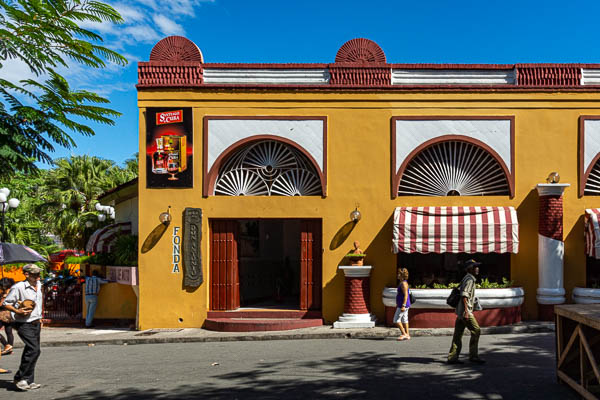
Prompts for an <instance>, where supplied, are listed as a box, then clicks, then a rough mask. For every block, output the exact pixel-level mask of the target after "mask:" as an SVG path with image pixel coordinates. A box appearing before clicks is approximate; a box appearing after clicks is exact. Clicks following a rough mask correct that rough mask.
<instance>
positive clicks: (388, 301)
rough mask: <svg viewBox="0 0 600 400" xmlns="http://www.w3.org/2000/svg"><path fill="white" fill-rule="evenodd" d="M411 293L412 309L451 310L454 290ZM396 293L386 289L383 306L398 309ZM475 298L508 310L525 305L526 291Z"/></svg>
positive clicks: (489, 292) (498, 291)
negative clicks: (413, 298) (413, 302)
mask: <svg viewBox="0 0 600 400" xmlns="http://www.w3.org/2000/svg"><path fill="white" fill-rule="evenodd" d="M410 291H411V293H412V294H413V296H414V297H415V300H416V302H415V304H414V305H412V306H411V307H412V308H439V309H444V308H446V309H450V308H451V307H450V306H449V305H447V304H446V299H447V298H448V296H449V295H450V292H451V291H452V289H411V290H410ZM396 293H397V289H396V288H389V287H386V288H384V289H383V304H384V305H385V306H386V307H396ZM475 296H477V297H478V298H479V302H480V304H481V306H482V307H483V308H484V309H487V308H508V307H517V306H520V305H521V304H523V300H524V299H525V291H524V290H523V288H522V287H514V288H503V289H476V290H475ZM599 300H600V297H599Z"/></svg>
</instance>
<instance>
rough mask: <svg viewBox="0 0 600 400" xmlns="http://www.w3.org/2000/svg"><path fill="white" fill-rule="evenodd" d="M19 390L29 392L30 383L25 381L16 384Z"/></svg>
mask: <svg viewBox="0 0 600 400" xmlns="http://www.w3.org/2000/svg"><path fill="white" fill-rule="evenodd" d="M16 386H17V389H19V390H23V391H25V390H29V389H30V387H29V383H27V381H26V380H25V379H22V380H20V381H19V382H17V383H16Z"/></svg>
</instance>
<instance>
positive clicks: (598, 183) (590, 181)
mask: <svg viewBox="0 0 600 400" xmlns="http://www.w3.org/2000/svg"><path fill="white" fill-rule="evenodd" d="M583 194H586V195H594V196H600V160H598V161H596V163H595V164H594V166H593V167H592V170H591V171H590V174H589V175H588V178H587V181H586V182H585V189H584V191H583Z"/></svg>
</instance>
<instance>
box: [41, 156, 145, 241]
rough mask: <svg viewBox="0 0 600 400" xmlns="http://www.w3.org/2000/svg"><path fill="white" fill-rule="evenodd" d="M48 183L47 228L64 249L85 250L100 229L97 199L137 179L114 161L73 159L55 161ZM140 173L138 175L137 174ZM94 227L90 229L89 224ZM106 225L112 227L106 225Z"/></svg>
mask: <svg viewBox="0 0 600 400" xmlns="http://www.w3.org/2000/svg"><path fill="white" fill-rule="evenodd" d="M55 164H56V168H54V169H52V170H51V171H50V172H49V173H48V175H47V180H46V184H45V186H46V191H47V199H48V201H47V203H46V204H45V205H44V207H45V208H46V209H47V210H48V211H49V212H48V213H47V214H46V215H47V216H48V221H47V222H48V226H49V227H51V228H52V229H53V231H55V232H56V233H57V235H59V236H60V238H61V239H62V241H63V243H64V245H65V246H67V247H70V248H76V249H83V248H84V247H85V242H86V240H87V235H86V233H87V234H89V233H90V232H89V230H93V229H95V228H97V227H98V226H97V225H98V218H97V217H98V214H99V213H98V211H96V209H95V206H96V203H97V202H98V201H97V198H98V196H100V195H101V194H102V193H104V192H106V191H107V190H109V189H112V188H114V187H115V186H118V185H120V184H122V183H125V182H127V181H130V180H131V179H133V178H135V177H136V176H137V173H135V174H134V173H132V172H131V171H128V170H127V169H124V168H120V167H119V166H117V165H115V163H114V162H113V161H110V160H104V159H101V158H98V157H90V156H73V157H71V158H60V159H58V160H56V161H55ZM136 172H137V171H136ZM88 221H90V222H91V223H92V224H93V225H92V226H91V227H89V228H87V232H86V222H88ZM105 223H110V221H106V222H105Z"/></svg>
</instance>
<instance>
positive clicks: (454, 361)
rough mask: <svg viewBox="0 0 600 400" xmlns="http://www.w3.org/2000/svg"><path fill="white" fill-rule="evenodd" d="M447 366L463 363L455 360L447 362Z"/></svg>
mask: <svg viewBox="0 0 600 400" xmlns="http://www.w3.org/2000/svg"><path fill="white" fill-rule="evenodd" d="M448 364H464V362H463V361H460V360H459V359H456V360H448Z"/></svg>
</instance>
